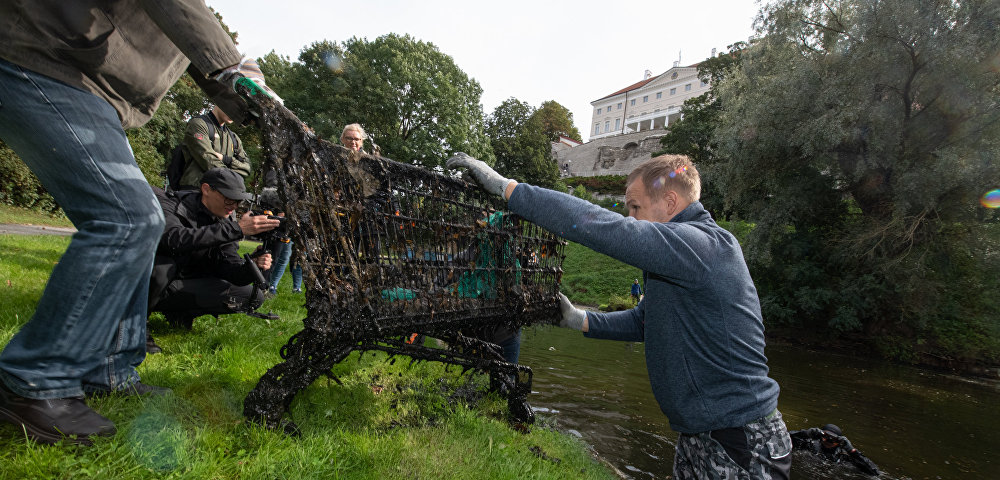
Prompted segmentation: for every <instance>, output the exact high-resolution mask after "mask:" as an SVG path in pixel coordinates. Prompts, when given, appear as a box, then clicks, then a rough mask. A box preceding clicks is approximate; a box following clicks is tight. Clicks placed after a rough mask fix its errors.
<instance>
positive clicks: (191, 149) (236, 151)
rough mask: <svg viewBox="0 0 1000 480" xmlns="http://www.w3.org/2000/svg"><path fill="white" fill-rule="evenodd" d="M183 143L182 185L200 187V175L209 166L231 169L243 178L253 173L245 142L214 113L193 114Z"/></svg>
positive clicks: (183, 186) (182, 186)
mask: <svg viewBox="0 0 1000 480" xmlns="http://www.w3.org/2000/svg"><path fill="white" fill-rule="evenodd" d="M208 122H212V128H209V126H208ZM210 133H211V134H210ZM183 145H184V146H183V147H182V148H181V150H182V151H183V152H184V175H183V176H181V185H180V186H181V188H185V187H195V188H197V187H198V186H200V185H201V176H202V175H204V174H205V172H206V171H208V169H210V168H216V167H224V168H229V169H232V170H233V171H234V172H236V173H238V174H240V175H241V176H243V178H246V177H247V175H250V162H249V160H247V152H245V151H244V150H243V141H242V140H240V137H239V136H237V135H236V134H235V133H233V132H232V130H230V129H229V127H225V126H222V125H220V124H219V122H218V120H216V118H215V115H213V114H212V112H208V113H206V114H204V115H199V116H197V117H194V118H192V119H191V120H190V121H189V122H188V124H187V131H185V132H184V143H183ZM219 155H222V157H221V158H220V157H219Z"/></svg>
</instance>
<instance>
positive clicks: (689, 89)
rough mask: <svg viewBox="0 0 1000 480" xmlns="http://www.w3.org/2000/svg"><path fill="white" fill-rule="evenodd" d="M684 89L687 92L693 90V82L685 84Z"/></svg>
mask: <svg viewBox="0 0 1000 480" xmlns="http://www.w3.org/2000/svg"><path fill="white" fill-rule="evenodd" d="M684 91H685V92H690V91H691V84H690V83H689V84H687V85H684Z"/></svg>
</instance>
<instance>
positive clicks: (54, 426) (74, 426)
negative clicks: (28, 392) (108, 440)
mask: <svg viewBox="0 0 1000 480" xmlns="http://www.w3.org/2000/svg"><path fill="white" fill-rule="evenodd" d="M0 420H4V421H6V422H9V423H12V424H14V425H18V426H20V427H21V428H23V429H24V431H25V432H26V433H27V434H28V436H29V437H31V438H32V439H34V440H35V441H37V442H42V443H56V442H58V441H60V440H67V441H69V442H72V443H78V444H81V445H92V442H91V441H90V439H89V438H87V437H89V436H91V435H98V436H102V437H105V436H111V435H114V434H115V433H116V432H117V429H116V428H115V424H114V422H112V421H111V420H108V419H107V418H104V417H103V416H102V415H101V414H99V413H97V412H96V411H94V409H92V408H90V407H88V406H87V404H86V403H85V402H84V401H83V398H82V397H70V398H53V399H46V400H40V399H36V398H26V397H22V396H20V395H17V394H15V393H14V392H11V391H10V390H8V389H7V386H6V385H4V384H3V382H2V381H0Z"/></svg>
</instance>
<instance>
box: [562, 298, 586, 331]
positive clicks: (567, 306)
mask: <svg viewBox="0 0 1000 480" xmlns="http://www.w3.org/2000/svg"><path fill="white" fill-rule="evenodd" d="M559 310H561V311H562V320H560V321H559V326H560V327H563V328H572V329H574V330H580V331H581V332H582V331H583V322H584V320H586V319H587V312H585V311H583V310H580V309H579V308H576V307H574V306H573V304H572V303H569V299H568V298H566V295H563V294H562V292H559Z"/></svg>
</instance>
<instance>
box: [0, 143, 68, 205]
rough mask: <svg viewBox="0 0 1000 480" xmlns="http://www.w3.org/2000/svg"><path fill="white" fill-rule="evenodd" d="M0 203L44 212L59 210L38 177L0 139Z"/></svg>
mask: <svg viewBox="0 0 1000 480" xmlns="http://www.w3.org/2000/svg"><path fill="white" fill-rule="evenodd" d="M0 172H3V175H0V203H4V204H6V205H12V206H15V207H24V208H30V209H33V210H39V211H43V212H46V213H55V212H58V211H59V205H57V204H56V201H55V200H54V199H53V198H52V195H49V192H47V191H45V187H43V186H42V184H41V182H39V181H38V177H36V176H35V174H34V173H31V169H29V168H28V166H27V165H25V164H24V162H23V161H21V158H20V157H18V156H17V154H16V153H14V150H11V149H10V147H8V146H7V144H6V143H3V141H0Z"/></svg>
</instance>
